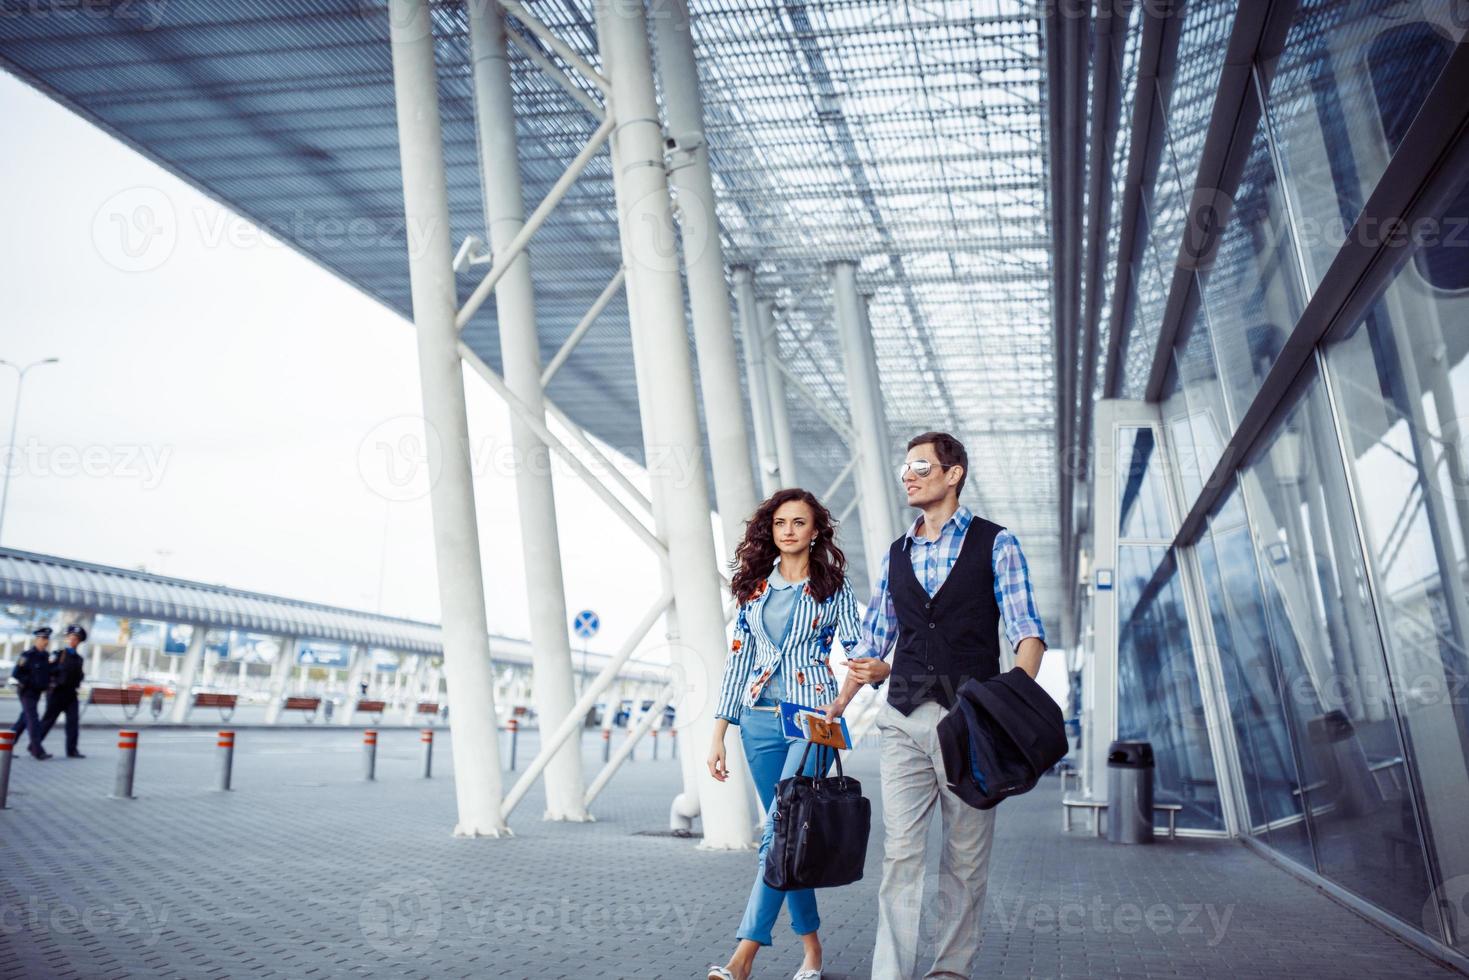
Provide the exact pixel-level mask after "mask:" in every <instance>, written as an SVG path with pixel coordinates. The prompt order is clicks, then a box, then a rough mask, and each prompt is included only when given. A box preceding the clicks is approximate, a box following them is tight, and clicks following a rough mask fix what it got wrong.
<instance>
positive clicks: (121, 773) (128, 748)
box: [112, 731, 138, 800]
mask: <svg viewBox="0 0 1469 980" xmlns="http://www.w3.org/2000/svg"><path fill="white" fill-rule="evenodd" d="M137 768H138V733H137V732H129V731H120V732H118V733H117V779H116V780H115V781H114V782H113V784H112V798H113V799H114V800H131V799H132V798H133V773H134V772H136V771H137Z"/></svg>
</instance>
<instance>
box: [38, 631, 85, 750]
mask: <svg viewBox="0 0 1469 980" xmlns="http://www.w3.org/2000/svg"><path fill="white" fill-rule="evenodd" d="M86 638H87V630H86V627H83V626H78V625H77V624H76V623H72V624H71V625H70V626H68V627H67V628H66V646H64V647H62V648H61V649H60V650H58V651H57V652H56V659H55V660H53V661H51V691H50V693H48V694H47V695H46V715H45V717H44V718H42V719H41V737H42V738H45V737H46V733H47V732H49V731H51V726H52V725H54V724H56V719H57V718H58V717H59V716H60V715H61V714H62V713H63V712H64V713H65V714H66V757H67V758H68V759H85V758H86V756H84V755H82V754H81V752H79V751H77V734H78V732H79V730H80V729H81V714H82V709H81V707H80V705H78V704H77V692H78V691H79V690H80V689H81V686H82V679H83V678H84V677H86V676H87V675H86V672H85V671H84V670H83V669H82V663H83V661H82V651H81V645H82V642H83V641H84V640H86Z"/></svg>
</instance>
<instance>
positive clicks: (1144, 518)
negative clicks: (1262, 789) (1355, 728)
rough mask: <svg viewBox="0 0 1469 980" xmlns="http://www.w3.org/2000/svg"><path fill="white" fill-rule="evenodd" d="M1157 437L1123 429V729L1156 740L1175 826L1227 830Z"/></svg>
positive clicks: (1119, 590) (1158, 784)
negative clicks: (1173, 544) (1172, 543)
mask: <svg viewBox="0 0 1469 980" xmlns="http://www.w3.org/2000/svg"><path fill="white" fill-rule="evenodd" d="M1159 443H1160V440H1159V438H1158V433H1157V432H1156V431H1155V430H1154V429H1153V428H1152V427H1151V426H1124V427H1121V428H1119V429H1118V430H1117V436H1116V460H1117V467H1116V469H1117V500H1118V508H1117V510H1118V515H1119V521H1118V536H1117V542H1118V543H1117V573H1116V602H1117V624H1118V626H1117V638H1118V639H1117V737H1118V738H1119V739H1142V740H1145V741H1147V742H1150V743H1152V746H1153V758H1154V764H1155V766H1156V770H1155V772H1154V800H1155V802H1157V803H1174V804H1178V805H1180V806H1182V807H1183V809H1182V810H1181V811H1179V814H1178V826H1180V827H1184V828H1189V829H1199V830H1220V829H1222V828H1223V826H1224V811H1223V807H1222V805H1221V801H1220V795H1219V787H1218V780H1217V777H1216V775H1215V771H1214V757H1213V753H1212V751H1211V750H1210V747H1209V737H1208V725H1207V724H1206V723H1205V715H1204V704H1203V693H1202V689H1201V688H1200V686H1199V676H1198V669H1197V661H1196V659H1195V655H1196V651H1195V650H1194V645H1193V643H1192V641H1191V640H1190V638H1189V630H1188V618H1187V615H1188V614H1187V606H1186V604H1185V602H1184V598H1183V585H1182V582H1181V581H1180V578H1179V571H1178V556H1177V554H1176V553H1175V551H1174V549H1172V548H1170V547H1168V546H1167V544H1166V542H1167V541H1168V540H1169V539H1170V538H1172V536H1173V534H1174V533H1175V531H1176V530H1177V528H1176V523H1175V521H1174V519H1173V516H1172V512H1171V510H1170V507H1169V503H1168V494H1169V489H1168V485H1167V474H1166V470H1167V466H1166V464H1165V462H1164V459H1163V453H1162V448H1161V446H1160V444H1159ZM1159 542H1165V543H1162V544H1160V543H1159Z"/></svg>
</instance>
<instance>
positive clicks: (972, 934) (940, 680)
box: [828, 432, 1046, 980]
mask: <svg viewBox="0 0 1469 980" xmlns="http://www.w3.org/2000/svg"><path fill="white" fill-rule="evenodd" d="M968 475H969V457H968V454H967V453H965V451H964V446H963V445H962V444H960V442H959V440H957V439H955V438H954V437H953V436H951V435H948V434H947V433H943V432H925V433H924V434H923V435H920V436H917V437H915V438H914V439H913V440H912V441H911V442H909V443H908V455H907V459H906V461H905V462H904V463H903V465H902V466H901V467H899V471H898V476H899V479H901V480H902V482H903V487H904V490H905V491H906V493H907V498H908V504H909V506H911V507H915V508H917V509H918V510H919V511H921V512H922V513H921V514H920V516H919V517H918V518H917V520H915V521H914V522H913V525H912V527H910V528H909V530H908V532H907V533H906V534H904V535H903V536H902V537H901V538H899V539H898V540H897V541H895V542H893V545H892V547H891V548H890V549H889V551H888V554H887V557H886V558H884V560H883V565H882V574H881V577H880V580H879V584H878V587H877V591H876V593H875V594H874V595H873V597H872V602H871V604H870V605H869V606H868V607H867V615H866V617H865V619H864V621H863V629H862V634H863V636H862V643H861V644H860V645H859V646H858V647H857V648H856V649H855V650H854V651H853V656H852V659H851V660H849V661H848V668H849V669H848V672H847V679H846V681H845V683H844V684H843V686H842V691H841V694H840V696H839V697H838V699H837V703H836V704H835V705H833V706H832V707H831V708H830V709H828V713H829V714H836V713H839V712H840V711H841V710H843V709H845V707H846V705H847V704H848V703H849V702H850V701H851V699H852V696H853V695H854V694H856V693H857V691H858V690H859V689H860V687H861V685H862V684H874V685H879V686H880V685H882V684H883V683H884V682H885V681H886V682H888V683H887V691H886V694H887V697H886V700H885V702H884V703H883V704H882V706H881V707H880V709H879V711H878V715H877V719H876V725H877V729H878V731H879V732H881V733H882V756H881V760H880V766H881V773H882V807H883V825H884V829H885V836H886V841H885V853H884V857H883V864H882V884H881V886H880V887H879V889H878V917H877V947H876V950H875V951H874V953H873V960H872V975H873V977H875V978H877V980H891V978H896V977H902V978H904V980H906V978H908V977H912V976H913V975H914V973H915V971H916V969H917V960H918V936H919V920H920V913H921V909H922V904H923V871H924V863H925V862H924V858H925V854H924V852H925V845H926V842H927V839H928V828H929V823H930V822H931V820H932V817H933V813H934V809H935V806H934V804H935V803H938V805H939V806H938V809H940V810H941V811H942V812H943V840H944V849H943V855H942V860H941V862H940V865H939V891H940V894H939V899H938V901H937V902H935V907H934V909H933V912H934V913H935V915H934V916H933V918H935V919H937V921H934V922H930V923H929V924H928V925H929V930H930V932H931V933H932V935H933V936H934V962H933V966H932V968H931V969H930V970H929V971H928V973H927V974H926V976H928V977H969V976H972V975H973V974H974V971H975V968H976V964H977V963H978V960H979V942H980V932H981V914H982V913H983V911H984V896H985V890H986V886H987V884H988V880H989V859H990V843H991V841H992V839H993V835H994V821H995V811H994V810H993V809H990V810H977V809H974V808H973V807H970V806H968V805H967V804H965V803H964V802H963V801H962V800H960V799H959V797H958V796H956V795H955V794H954V793H953V792H952V791H950V790H949V788H948V779H947V776H946V774H945V771H944V760H943V755H942V752H941V751H940V749H939V740H938V723H939V720H940V719H942V718H943V717H944V716H945V715H946V714H947V713H948V712H949V710H950V709H952V708H953V707H954V705H955V703H956V701H957V697H958V690H959V687H960V685H962V684H963V683H964V682H965V681H966V680H968V679H970V678H975V679H977V680H981V681H983V680H987V679H988V678H990V677H993V676H995V675H996V674H998V673H999V671H1000V639H999V632H1000V627H1001V625H1002V624H1003V627H1004V631H1005V636H1006V638H1007V639H1008V640H1009V642H1010V644H1011V645H1012V646H1013V647H1014V648H1015V651H1016V656H1015V660H1016V664H1017V665H1018V666H1019V667H1020V668H1021V669H1023V670H1024V671H1025V672H1026V673H1027V674H1029V675H1030V676H1031V677H1035V675H1036V673H1037V672H1038V671H1039V670H1040V665H1041V656H1042V654H1043V653H1044V652H1045V648H1046V643H1045V632H1044V630H1043V629H1042V627H1041V622H1040V616H1039V614H1038V613H1037V612H1036V608H1035V601H1034V598H1033V596H1032V594H1031V587H1030V576H1029V572H1028V570H1027V568H1026V564H1025V556H1024V555H1023V554H1022V553H1021V551H1020V542H1019V541H1018V540H1016V538H1015V535H1013V534H1011V533H1010V532H1009V531H1007V530H1005V529H1004V528H1002V527H1000V526H999V525H997V524H993V523H991V522H989V521H987V520H984V519H983V518H980V517H976V516H974V515H973V514H972V513H970V511H969V509H968V508H967V507H964V506H962V505H961V504H960V503H959V493H960V491H962V490H963V489H964V481H965V479H966V478H967V477H968ZM893 651H896V652H895V653H894V655H893V657H892V661H891V663H889V661H888V659H887V657H888V654H889V653H890V652H893ZM858 658H862V659H858Z"/></svg>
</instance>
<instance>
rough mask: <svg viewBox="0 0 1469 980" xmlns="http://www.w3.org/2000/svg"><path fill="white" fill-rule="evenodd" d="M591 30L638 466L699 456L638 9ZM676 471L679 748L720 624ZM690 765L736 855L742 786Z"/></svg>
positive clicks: (659, 477) (689, 497)
mask: <svg viewBox="0 0 1469 980" xmlns="http://www.w3.org/2000/svg"><path fill="white" fill-rule="evenodd" d="M597 27H598V31H597V35H598V37H599V39H600V43H601V48H602V57H603V64H604V66H605V69H606V72H607V77H608V79H609V81H610V82H611V91H612V95H611V106H610V107H611V110H612V115H613V118H614V119H615V120H616V123H617V130H616V133H617V136H616V146H615V148H614V158H613V159H614V165H613V179H614V180H615V181H616V183H617V185H618V195H617V196H618V213H619V226H620V231H621V238H622V252H623V264H624V265H625V266H626V267H627V270H628V283H629V286H630V289H631V295H632V297H633V303H632V304H631V309H632V313H633V315H632V317H631V319H632V340H633V356H634V358H635V360H636V362H637V363H638V365H639V374H640V375H641V383H640V385H639V387H640V391H641V395H642V397H641V398H640V401H641V406H640V407H641V410H642V422H643V438H644V441H645V444H646V447H647V449H648V457H649V459H653V458H654V455H655V452H654V451H655V450H659V449H662V450H664V451H668V450H672V451H675V452H679V453H682V454H683V458H685V459H687V460H690V461H695V460H699V459H700V457H701V453H700V449H701V443H700V434H699V420H698V405H697V402H696V401H695V397H694V376H693V365H692V364H691V363H690V360H689V353H688V350H689V348H688V332H687V326H686V324H685V321H684V303H683V291H682V289H681V288H680V283H679V275H678V263H677V259H676V256H670V255H669V254H668V250H667V247H666V246H667V236H668V233H669V232H671V230H672V216H671V214H670V202H669V197H668V178H667V175H666V174H665V172H664V168H663V134H662V129H661V127H660V126H659V124H658V106H657V102H656V100H655V98H654V94H653V74H652V58H651V53H650V51H649V47H648V33H647V23H646V20H645V16H644V11H643V7H642V4H640V3H638V4H627V3H618V2H614V0H598V2H597ZM655 419H656V426H655V424H654V420H655ZM682 476H683V479H682V480H680V479H678V476H677V475H676V474H674V473H672V472H668V469H667V468H666V467H664V468H658V467H654V468H653V472H652V473H650V477H651V481H650V482H651V486H652V490H653V499H654V505H655V513H656V514H657V516H658V520H659V532H660V536H661V537H662V538H663V540H664V541H665V542H666V543H667V545H668V553H669V567H670V573H671V575H670V577H671V580H672V584H673V592H674V602H675V609H676V612H677V622H678V624H679V628H680V630H681V634H680V636H678V637H676V638H673V640H672V645H673V647H674V650H675V651H676V652H677V653H678V654H679V656H678V658H677V660H676V662H675V663H676V666H677V667H678V668H681V669H682V670H683V672H684V676H683V677H682V678H679V680H680V681H681V682H682V683H680V684H678V689H677V700H678V705H679V714H680V717H681V719H682V720H681V721H680V728H681V729H683V730H684V731H685V732H686V733H687V737H688V738H689V739H690V742H689V744H692V745H705V744H707V743H708V742H709V740H710V738H711V737H712V732H713V722H714V706H715V702H716V701H717V699H718V689H719V681H720V678H721V676H722V674H723V667H724V655H725V621H724V610H723V605H722V603H721V601H720V592H719V570H718V568H717V566H716V564H715V563H716V555H715V549H714V539H713V536H712V534H711V533H710V527H709V505H708V501H709V492H708V487H707V485H706V484H705V481H704V468H703V466H701V465H694V466H689V467H688V468H687V470H686V472H685V473H683V474H682ZM698 754H699V753H697V752H688V753H685V756H686V757H692V756H697V755H698ZM698 761H699V760H697V759H695V760H694V762H695V765H692V766H685V767H684V774H685V785H686V786H687V785H689V784H690V782H691V781H692V784H693V785H694V786H695V787H696V788H697V791H698V796H699V806H700V812H701V815H702V817H703V821H704V844H703V846H704V847H711V848H748V847H749V846H750V845H751V843H752V838H753V833H752V831H753V827H752V825H751V822H750V820H749V816H748V815H749V812H750V806H749V801H748V798H747V794H746V789H745V785H744V784H743V783H742V782H740V781H739V780H729V781H727V782H725V783H719V782H717V781H716V780H714V778H713V777H711V776H709V775H708V773H707V772H704V773H698V772H697V770H698V769H700V768H702V766H700V765H698V764H697V763H698Z"/></svg>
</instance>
